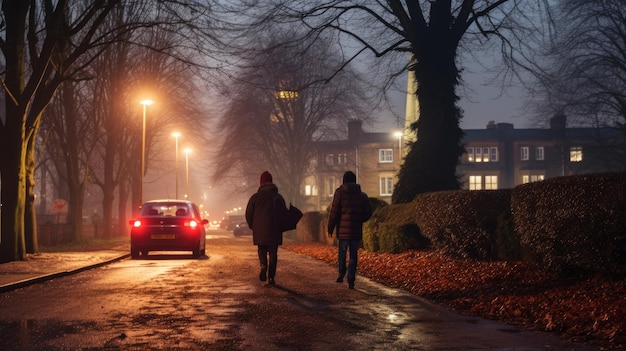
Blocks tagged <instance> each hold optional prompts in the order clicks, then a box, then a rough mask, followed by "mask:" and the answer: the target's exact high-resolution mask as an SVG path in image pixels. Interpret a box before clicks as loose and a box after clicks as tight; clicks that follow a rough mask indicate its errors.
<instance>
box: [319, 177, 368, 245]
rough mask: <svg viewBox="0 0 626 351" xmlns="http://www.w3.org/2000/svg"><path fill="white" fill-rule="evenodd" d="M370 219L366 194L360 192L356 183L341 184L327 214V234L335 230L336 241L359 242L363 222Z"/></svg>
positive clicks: (359, 187) (361, 236) (361, 235)
mask: <svg viewBox="0 0 626 351" xmlns="http://www.w3.org/2000/svg"><path fill="white" fill-rule="evenodd" d="M370 217H372V207H371V206H370V202H369V199H368V198H367V194H365V193H364V192H362V191H361V186H360V185H359V184H356V183H344V184H341V186H340V187H339V188H337V190H335V195H334V196H333V203H332V205H331V207H330V213H329V214H328V233H331V234H332V233H333V232H334V231H335V228H337V239H340V240H361V239H362V238H363V222H365V221H367V220H368V219H370Z"/></svg>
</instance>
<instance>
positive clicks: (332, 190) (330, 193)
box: [326, 177, 337, 197]
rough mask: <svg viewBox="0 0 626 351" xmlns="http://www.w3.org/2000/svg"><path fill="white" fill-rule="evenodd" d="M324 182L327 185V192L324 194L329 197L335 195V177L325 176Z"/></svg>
mask: <svg viewBox="0 0 626 351" xmlns="http://www.w3.org/2000/svg"><path fill="white" fill-rule="evenodd" d="M326 184H327V185H328V186H327V188H326V189H327V190H328V192H327V193H326V194H327V195H328V196H329V197H332V196H333V195H335V190H337V188H336V187H335V178H333V177H328V178H326Z"/></svg>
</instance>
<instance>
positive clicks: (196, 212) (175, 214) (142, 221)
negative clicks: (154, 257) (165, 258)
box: [129, 199, 209, 258]
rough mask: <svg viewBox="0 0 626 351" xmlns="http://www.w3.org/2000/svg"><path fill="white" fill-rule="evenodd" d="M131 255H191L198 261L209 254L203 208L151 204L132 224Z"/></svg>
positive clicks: (159, 202) (168, 202) (184, 203)
mask: <svg viewBox="0 0 626 351" xmlns="http://www.w3.org/2000/svg"><path fill="white" fill-rule="evenodd" d="M129 223H130V225H131V230H130V255H131V257H132V258H137V257H139V255H140V254H141V255H142V256H148V252H150V251H191V252H192V254H193V256H194V257H199V256H201V255H204V254H205V252H206V229H205V225H206V224H208V223H209V221H208V220H206V219H202V217H201V215H200V209H199V207H198V206H197V205H196V204H194V203H193V202H191V201H187V200H171V199H164V200H151V201H147V202H145V203H144V204H143V205H142V206H141V210H140V213H139V215H138V216H137V218H134V219H132V220H130V221H129Z"/></svg>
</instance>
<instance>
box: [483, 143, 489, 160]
mask: <svg viewBox="0 0 626 351" xmlns="http://www.w3.org/2000/svg"><path fill="white" fill-rule="evenodd" d="M483 162H489V148H488V147H484V148H483Z"/></svg>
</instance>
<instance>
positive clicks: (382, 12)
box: [253, 0, 543, 202]
mask: <svg viewBox="0 0 626 351" xmlns="http://www.w3.org/2000/svg"><path fill="white" fill-rule="evenodd" d="M267 3H268V2H263V3H262V4H267ZM269 3H270V4H269V5H266V6H265V7H263V6H262V5H261V3H256V5H257V6H256V7H254V8H253V11H254V12H255V13H258V12H262V13H263V16H257V18H258V20H257V21H256V22H255V23H254V24H256V25H258V26H261V27H263V26H264V25H266V24H265V23H266V22H268V21H269V20H275V21H276V22H283V23H290V24H291V23H298V22H299V23H303V24H304V25H305V26H306V27H307V28H308V29H309V31H308V33H307V35H308V36H311V37H316V36H318V35H320V34H322V33H327V32H333V33H335V34H336V35H337V38H338V40H339V41H340V42H341V43H343V44H344V47H343V48H344V50H342V53H343V54H344V56H345V61H346V62H352V61H354V60H357V59H358V58H359V57H361V56H363V55H366V54H369V55H372V56H375V57H377V58H382V57H393V56H397V55H398V54H400V55H401V59H402V60H405V62H407V61H408V64H406V65H404V66H403V68H404V69H407V70H409V71H412V72H413V73H414V74H415V79H416V82H417V87H418V88H417V90H416V91H415V92H411V93H415V94H416V96H417V99H418V101H419V108H420V111H419V119H418V121H417V122H416V123H414V125H413V126H412V129H413V131H414V132H415V133H416V137H417V138H416V141H415V142H414V143H411V144H410V145H409V152H408V154H407V156H406V158H405V162H404V163H403V166H402V168H401V170H400V173H399V181H398V183H397V184H396V186H395V189H394V194H393V201H394V202H407V201H411V200H412V199H413V197H414V195H415V194H417V193H421V192H426V191H436V190H445V189H456V188H458V186H459V182H458V178H457V176H456V165H457V163H458V160H459V156H460V155H461V154H462V152H463V147H462V145H461V138H462V136H463V133H462V130H461V129H460V126H459V121H460V119H461V117H462V113H461V111H460V109H459V107H458V105H457V104H458V101H459V97H458V95H457V92H456V90H457V87H458V86H459V85H460V79H461V74H460V72H461V68H462V65H461V64H460V62H459V61H458V60H459V56H458V54H459V51H460V50H471V48H476V47H480V45H483V44H487V45H492V44H491V43H490V42H489V40H490V38H492V37H493V38H494V39H495V38H500V39H502V41H501V42H502V48H503V50H504V51H505V52H507V55H508V56H509V58H508V59H507V61H508V62H510V63H513V62H515V59H514V58H513V57H512V56H510V53H509V52H510V51H511V50H513V49H514V48H515V49H517V48H518V47H519V46H518V39H522V38H523V35H521V32H520V35H519V37H516V36H514V35H511V33H512V32H514V31H517V30H518V29H519V30H522V29H523V30H524V32H525V33H528V32H530V33H532V29H534V28H531V27H523V26H522V25H520V24H519V23H520V22H522V21H524V23H525V24H532V23H533V21H532V20H531V17H537V16H539V15H541V14H540V13H538V12H535V11H533V10H536V9H537V8H538V7H539V6H540V5H541V4H542V3H543V1H542V0H537V1H531V2H527V1H517V0H496V1H488V0H483V1H476V0H457V1H453V0H431V1H421V0H420V1H406V0H405V1H400V0H386V1H361V0H332V1H304V0H301V1H280V0H277V1H272V2H269ZM522 3H523V4H524V7H523V8H520V5H519V4H522ZM531 5H532V6H531ZM258 7H262V9H259V8H258ZM535 7H536V8H535ZM523 39H526V38H523ZM409 58H411V59H410V60H409ZM388 74H389V76H390V77H395V76H397V75H398V74H399V72H398V71H390V72H389V73H388Z"/></svg>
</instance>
